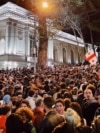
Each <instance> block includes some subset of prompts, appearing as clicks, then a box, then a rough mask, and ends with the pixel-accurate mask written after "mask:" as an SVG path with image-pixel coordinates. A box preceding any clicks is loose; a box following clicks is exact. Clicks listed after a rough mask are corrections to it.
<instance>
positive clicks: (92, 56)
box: [85, 50, 97, 65]
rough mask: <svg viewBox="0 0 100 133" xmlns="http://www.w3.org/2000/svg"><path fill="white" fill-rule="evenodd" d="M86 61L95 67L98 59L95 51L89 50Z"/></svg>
mask: <svg viewBox="0 0 100 133" xmlns="http://www.w3.org/2000/svg"><path fill="white" fill-rule="evenodd" d="M85 60H87V61H88V62H90V64H91V65H95V64H96V62H97V57H96V54H95V53H94V51H93V50H89V51H88V52H87V53H86V55H85Z"/></svg>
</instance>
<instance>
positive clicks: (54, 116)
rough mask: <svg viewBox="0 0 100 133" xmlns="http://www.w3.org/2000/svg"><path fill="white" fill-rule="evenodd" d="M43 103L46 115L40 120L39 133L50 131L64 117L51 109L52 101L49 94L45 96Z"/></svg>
mask: <svg viewBox="0 0 100 133" xmlns="http://www.w3.org/2000/svg"><path fill="white" fill-rule="evenodd" d="M43 103H44V109H45V111H46V115H45V117H44V119H43V120H42V122H41V125H40V130H39V133H51V132H52V131H53V129H54V128H55V127H56V126H57V125H58V124H59V123H61V122H63V121H64V118H63V117H62V116H61V115H59V114H58V113H56V112H55V111H54V110H53V108H52V106H53V105H54V101H53V98H52V97H51V96H48V97H45V98H44V100H43Z"/></svg>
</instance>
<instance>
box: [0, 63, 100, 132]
mask: <svg viewBox="0 0 100 133" xmlns="http://www.w3.org/2000/svg"><path fill="white" fill-rule="evenodd" d="M67 132H68V133H100V65H99V64H97V65H96V66H95V65H94V66H91V65H81V66H80V65H68V66H67V65H66V66H54V67H45V68H37V71H36V73H34V69H33V68H16V69H15V68H14V69H6V70H4V69H2V70H0V133H67Z"/></svg>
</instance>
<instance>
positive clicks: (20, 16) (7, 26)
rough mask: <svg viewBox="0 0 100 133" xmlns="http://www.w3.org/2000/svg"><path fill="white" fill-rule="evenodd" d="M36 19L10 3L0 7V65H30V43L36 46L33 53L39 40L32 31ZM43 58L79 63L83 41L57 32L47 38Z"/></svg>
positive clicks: (32, 47)
mask: <svg viewBox="0 0 100 133" xmlns="http://www.w3.org/2000/svg"><path fill="white" fill-rule="evenodd" d="M37 20H38V19H37V16H35V15H34V14H32V13H31V12H29V11H28V10H26V9H24V8H22V7H19V6H17V5H15V4H13V3H11V2H8V3H6V4H4V5H2V6H1V7H0V68H6V67H9V68H16V67H23V66H32V65H33V64H34V59H33V49H34V44H35V45H36V46H37V53H38V46H39V40H38V39H36V38H38V32H37V31H36V30H35V28H36V26H38V21H37ZM34 38H35V39H34ZM77 40H78V41H77ZM47 57H48V61H51V62H53V63H61V64H63V63H65V64H66V63H79V62H83V60H84V44H83V41H82V40H81V39H80V38H77V39H76V37H74V36H73V35H70V34H67V33H64V32H61V31H58V32H57V34H56V35H55V37H54V38H51V37H49V39H48V52H47ZM36 61H38V60H37V59H36Z"/></svg>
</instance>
